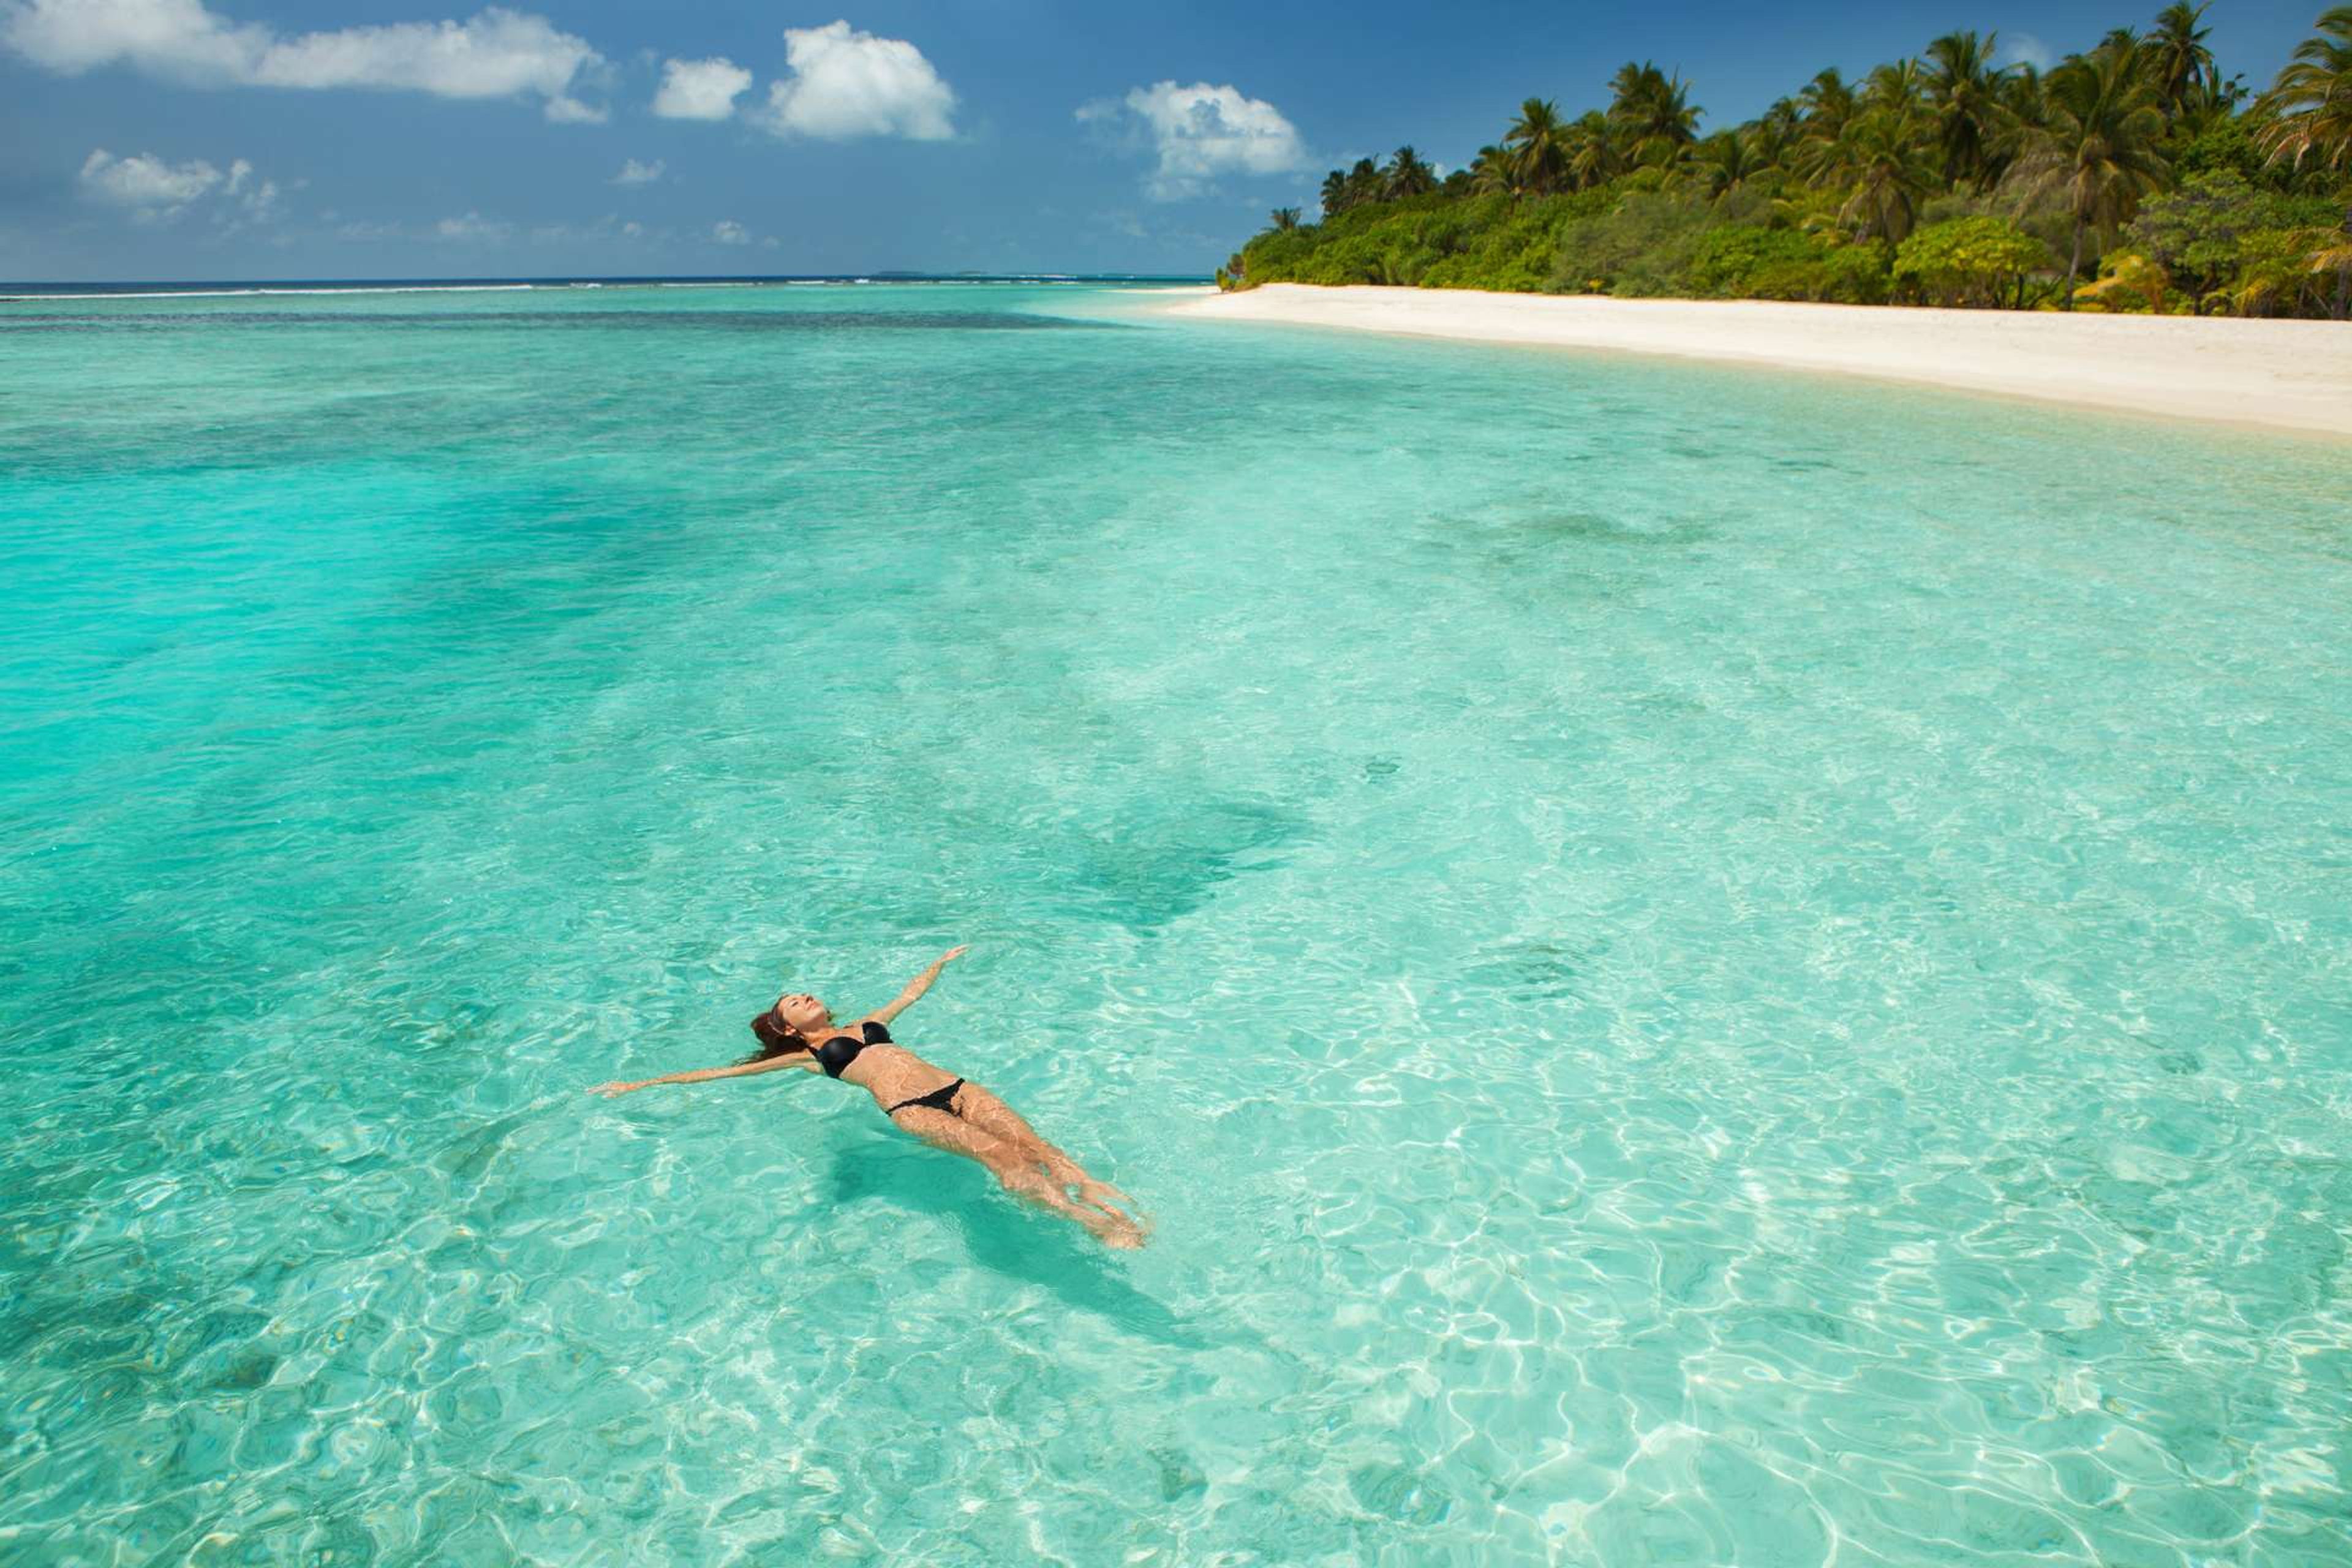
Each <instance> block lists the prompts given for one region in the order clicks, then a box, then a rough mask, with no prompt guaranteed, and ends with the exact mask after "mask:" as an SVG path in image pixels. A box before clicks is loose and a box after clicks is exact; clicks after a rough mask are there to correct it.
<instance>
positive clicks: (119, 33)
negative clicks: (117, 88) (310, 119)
mask: <svg viewBox="0 0 2352 1568" xmlns="http://www.w3.org/2000/svg"><path fill="white" fill-rule="evenodd" d="M0 44H5V46H6V47H8V48H10V49H13V50H14V51H16V53H17V54H19V55H22V56H24V57H25V58H26V59H28V60H31V61H32V62H33V63H34V64H36V65H38V66H43V67H46V68H48V69H50V70H53V71H60V72H64V73H66V74H68V75H78V74H79V73H80V72H82V71H86V70H92V69H95V68H99V67H100V66H110V65H126V66H129V67H131V68H132V69H134V70H138V71H142V72H144V73H145V74H146V75H149V76H153V77H160V78H163V79H165V80H168V81H176V82H184V83H187V84H189V85H192V86H196V87H281V88H305V89H323V88H344V87H360V88H380V89H387V90H400V91H412V92H425V93H431V94H433V95H435V96H436V97H439V98H514V97H521V96H534V97H537V98H540V99H541V100H544V102H545V105H546V112H547V117H548V118H549V119H550V120H554V121H598V120H602V119H604V110H601V109H595V108H592V107H591V106H589V105H587V104H585V103H583V102H581V101H580V100H578V99H576V98H574V97H572V88H573V86H574V85H575V84H577V83H578V82H579V81H580V80H581V79H583V77H586V76H593V75H594V74H595V73H596V72H598V71H599V70H600V69H601V68H603V66H604V58H603V57H602V56H600V55H599V54H597V52H596V51H595V50H594V49H593V48H591V47H589V46H588V43H587V41H586V40H585V39H583V38H579V37H573V36H572V34H570V33H565V32H561V31H559V30H557V28H556V27H555V26H554V25H553V24H552V23H551V22H549V21H548V20H547V19H546V18H545V17H543V16H530V15H528V14H527V13H524V12H520V11H509V10H507V9H505V8H503V7H500V6H495V5H494V6H491V7H490V8H488V10H485V11H483V12H482V13H481V14H480V15H479V16H475V17H473V18H472V19H471V20H470V21H465V22H395V23H392V24H389V25H387V26H369V27H343V28H339V29H337V30H335V31H332V32H323V33H301V34H296V35H292V36H286V35H281V34H279V33H278V32H277V31H275V30H274V29H272V28H270V27H269V26H266V25H264V24H262V23H257V22H232V21H230V20H229V19H228V18H226V17H225V16H220V15H218V14H217V13H215V12H214V11H211V10H208V9H207V8H206V7H205V5H204V0H0Z"/></svg>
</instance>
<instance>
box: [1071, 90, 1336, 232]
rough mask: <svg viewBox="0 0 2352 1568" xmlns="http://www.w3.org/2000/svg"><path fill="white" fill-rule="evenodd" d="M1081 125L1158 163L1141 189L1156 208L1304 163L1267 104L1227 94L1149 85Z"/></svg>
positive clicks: (1085, 112)
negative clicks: (1120, 138) (1219, 182)
mask: <svg viewBox="0 0 2352 1568" xmlns="http://www.w3.org/2000/svg"><path fill="white" fill-rule="evenodd" d="M1078 119H1079V120H1080V121H1082V122H1084V123H1087V124H1092V125H1097V126H1102V127H1106V128H1108V129H1110V130H1113V131H1123V132H1126V133H1127V134H1128V135H1129V136H1131V137H1133V138H1135V139H1136V140H1137V141H1138V142H1140V143H1141V144H1143V145H1144V146H1145V147H1146V148H1147V149H1148V150H1149V151H1150V152H1151V153H1153V154H1154V155H1155V156H1156V157H1157V159H1158V164H1157V166H1156V167H1155V168H1154V169H1153V170H1152V172H1151V174H1150V177H1149V178H1147V179H1146V180H1145V182H1144V187H1143V188H1144V191H1145V194H1147V195H1150V197H1151V199H1152V200H1154V201H1161V202H1171V201H1181V200H1183V199H1184V198H1186V197H1189V196H1197V195H1201V194H1202V192H1203V191H1205V190H1206V189H1207V188H1208V187H1209V185H1210V184H1212V183H1213V181H1214V180H1215V179H1216V177H1217V176H1218V175H1220V174H1288V173H1290V172H1291V171H1293V170H1295V169H1301V168H1304V167H1306V165H1307V146H1306V143H1305V142H1301V141H1300V140H1299V139H1298V128H1297V126H1295V125H1293V124H1291V123H1290V121H1288V120H1286V119H1285V118H1284V117H1283V113H1282V111H1281V110H1278V109H1276V108H1275V106H1274V105H1272V104H1271V103H1268V102H1266V101H1265V100H1264V99H1258V98H1246V97H1244V96H1243V94H1242V93H1241V91H1240V89H1236V88H1234V87H1231V86H1225V87H1212V86H1211V85H1210V84H1208V83H1207V82H1204V81H1202V82H1194V83H1193V84H1192V86H1190V87H1179V86H1177V85H1176V83H1174V82H1172V81H1161V82H1154V83H1153V84H1152V85H1151V86H1150V87H1139V88H1136V89H1133V90H1132V91H1130V92H1129V93H1128V95H1127V96H1126V97H1125V98H1123V99H1117V100H1109V99H1106V100H1098V101H1097V102H1093V103H1088V104H1084V105H1081V106H1080V108H1079V110H1078Z"/></svg>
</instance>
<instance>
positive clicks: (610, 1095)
mask: <svg viewBox="0 0 2352 1568" xmlns="http://www.w3.org/2000/svg"><path fill="white" fill-rule="evenodd" d="M798 1065H799V1064H798V1063H797V1062H795V1061H793V1058H791V1057H790V1056H781V1057H770V1058H768V1059H767V1060H766V1061H763V1062H743V1063H740V1064H739V1065H737V1066H735V1067H731V1068H696V1069H695V1070H694V1071H692V1072H666V1073H664V1074H662V1075H661V1077H659V1078H648V1079H639V1080H638V1081H637V1082H635V1083H630V1082H628V1081H627V1080H626V1079H614V1080H613V1081H612V1082H611V1083H600V1084H598V1085H597V1086H596V1087H595V1088H593V1089H590V1090H589V1091H588V1092H589V1093H591V1094H601V1095H603V1096H604V1097H605V1098H606V1099H607V1100H617V1099H618V1098H620V1097H621V1096H622V1095H625V1094H628V1093H631V1092H633V1091H635V1090H636V1089H651V1088H653V1086H654V1085H656V1084H657V1083H709V1081H710V1080H711V1079H714V1078H749V1077H750V1076H751V1074H753V1073H755V1072H773V1071H775V1070H776V1069H777V1068H788V1067H797V1066H798Z"/></svg>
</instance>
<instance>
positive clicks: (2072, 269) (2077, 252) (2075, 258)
mask: <svg viewBox="0 0 2352 1568" xmlns="http://www.w3.org/2000/svg"><path fill="white" fill-rule="evenodd" d="M2082 269H2083V220H2082V219H2081V218H2076V219H2075V220H2074V249H2073V250H2072V251H2071V252H2069V253H2068V254H2067V257H2066V309H2068V310H2073V309H2074V275H2075V274H2076V273H2078V272H2080V271H2082Z"/></svg>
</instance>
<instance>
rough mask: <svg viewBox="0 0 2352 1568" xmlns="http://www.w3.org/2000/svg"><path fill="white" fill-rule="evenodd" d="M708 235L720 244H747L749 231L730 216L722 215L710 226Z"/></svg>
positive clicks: (749, 239)
mask: <svg viewBox="0 0 2352 1568" xmlns="http://www.w3.org/2000/svg"><path fill="white" fill-rule="evenodd" d="M710 237H711V238H713V239H715V240H717V241H718V242H719V244H721V245H749V244H751V230H750V229H748V228H745V227H744V226H742V225H741V224H740V223H737V222H736V221H735V220H734V219H733V218H731V217H723V218H720V219H719V221H718V222H717V223H714V224H712V225H711V226H710Z"/></svg>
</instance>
